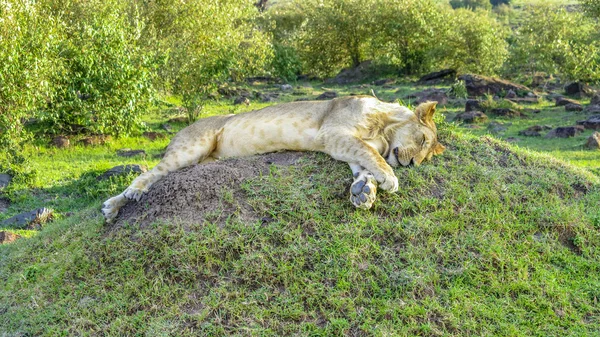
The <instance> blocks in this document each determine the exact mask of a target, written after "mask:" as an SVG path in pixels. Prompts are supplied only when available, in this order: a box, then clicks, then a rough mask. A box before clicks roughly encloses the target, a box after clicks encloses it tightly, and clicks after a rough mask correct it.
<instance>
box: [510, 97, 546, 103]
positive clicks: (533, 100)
mask: <svg viewBox="0 0 600 337" xmlns="http://www.w3.org/2000/svg"><path fill="white" fill-rule="evenodd" d="M507 99H508V100H509V101H511V102H513V103H517V104H538V103H539V98H538V97H514V98H507Z"/></svg>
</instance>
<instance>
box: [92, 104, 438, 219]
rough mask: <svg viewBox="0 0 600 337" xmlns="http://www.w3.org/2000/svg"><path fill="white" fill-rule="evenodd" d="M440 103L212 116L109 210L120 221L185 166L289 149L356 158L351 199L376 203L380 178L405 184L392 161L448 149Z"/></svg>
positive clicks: (392, 185) (384, 183)
mask: <svg viewBox="0 0 600 337" xmlns="http://www.w3.org/2000/svg"><path fill="white" fill-rule="evenodd" d="M436 104H437V102H426V103H422V104H420V105H419V106H418V107H417V108H416V109H415V111H414V112H413V111H411V110H410V109H408V108H406V107H403V106H400V105H399V104H397V103H385V102H381V101H379V100H378V99H377V98H374V97H369V96H353V97H343V98H337V99H334V100H331V101H313V102H294V103H285V104H279V105H275V106H270V107H267V108H264V109H261V110H257V111H251V112H247V113H242V114H239V115H228V116H214V117H208V118H204V119H201V120H198V121H197V122H196V123H194V124H192V125H190V126H188V127H186V128H185V129H183V130H181V131H180V132H179V133H178V134H177V135H175V137H174V138H173V140H172V141H171V143H170V144H169V146H168V147H167V151H166V153H165V155H164V157H163V159H162V160H161V161H160V163H159V164H158V165H156V167H154V168H153V169H152V170H151V171H148V172H146V173H143V174H141V175H140V176H139V177H137V178H136V179H135V180H134V181H133V182H132V183H131V186H129V187H128V188H127V189H126V190H125V191H124V192H123V193H121V194H119V195H117V196H116V197H113V198H110V199H108V200H107V201H106V202H104V204H103V208H102V213H103V214H104V217H105V218H106V221H107V222H112V221H113V220H114V219H115V217H116V216H117V214H118V212H119V209H120V208H121V207H122V206H123V205H125V204H126V203H127V201H128V200H130V199H135V200H138V201H139V200H140V197H141V196H142V194H144V193H145V192H146V191H148V189H149V188H150V186H152V184H154V183H155V182H156V181H158V180H159V179H160V178H162V177H164V176H165V175H167V174H168V173H169V172H172V171H175V170H178V169H180V168H182V167H186V166H190V165H194V164H197V163H207V162H210V161H214V160H217V159H222V158H229V157H242V156H249V155H254V154H261V153H267V152H275V151H281V150H295V151H320V152H324V153H327V154H328V155H330V156H331V157H333V158H334V159H337V160H341V161H344V162H346V163H348V164H349V165H350V169H351V170H352V173H353V176H354V182H353V183H352V185H351V188H350V201H351V202H352V204H353V205H354V206H356V207H358V208H363V209H369V208H371V206H372V205H373V202H374V201H375V197H376V191H377V183H378V184H379V188H381V189H382V190H385V191H388V192H396V191H397V190H398V178H397V177H396V176H395V174H394V171H393V170H392V167H396V166H398V165H402V166H408V165H411V164H414V165H419V164H420V163H421V162H423V161H425V160H429V159H431V157H432V156H433V155H437V154H440V153H442V152H443V151H444V149H445V147H444V146H443V145H442V144H440V143H438V141H437V129H436V126H435V124H434V122H433V114H434V112H435V106H436Z"/></svg>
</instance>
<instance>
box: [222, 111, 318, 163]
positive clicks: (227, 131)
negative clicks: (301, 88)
mask: <svg viewBox="0 0 600 337" xmlns="http://www.w3.org/2000/svg"><path fill="white" fill-rule="evenodd" d="M282 117H283V116H282ZM282 117H278V118H273V119H262V118H261V119H258V120H249V119H239V120H233V121H231V123H228V124H227V125H226V126H225V128H224V130H223V133H222V134H221V136H220V137H219V141H218V143H217V147H216V149H215V151H214V152H213V153H212V155H211V157H213V158H227V157H243V156H249V155H253V154H260V153H267V152H275V151H281V150H297V151H318V150H319V149H318V147H317V146H316V142H315V137H316V136H317V133H318V127H317V125H316V123H315V122H313V121H312V120H311V119H308V118H282Z"/></svg>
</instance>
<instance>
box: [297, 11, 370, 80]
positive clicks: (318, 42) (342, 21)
mask: <svg viewBox="0 0 600 337" xmlns="http://www.w3.org/2000/svg"><path fill="white" fill-rule="evenodd" d="M375 3H377V4H378V5H379V4H380V3H381V1H376V0H325V1H321V0H309V1H304V0H302V1H300V0H298V1H296V2H295V4H296V6H298V8H300V9H301V12H303V13H304V15H305V18H306V19H305V22H304V23H303V25H302V28H301V29H300V32H299V34H298V36H297V38H296V47H297V49H298V52H299V55H300V57H301V59H302V61H303V63H304V66H305V68H306V69H309V70H310V71H311V72H314V73H316V74H318V75H322V76H328V75H332V74H333V73H334V72H335V71H337V70H339V69H340V68H343V67H346V66H350V65H351V66H357V65H359V64H360V63H361V62H362V61H363V60H364V59H365V55H367V53H368V44H369V42H370V40H371V37H372V35H373V34H374V28H375V21H374V20H375V17H374V15H373V11H374V10H375V7H376V6H375Z"/></svg>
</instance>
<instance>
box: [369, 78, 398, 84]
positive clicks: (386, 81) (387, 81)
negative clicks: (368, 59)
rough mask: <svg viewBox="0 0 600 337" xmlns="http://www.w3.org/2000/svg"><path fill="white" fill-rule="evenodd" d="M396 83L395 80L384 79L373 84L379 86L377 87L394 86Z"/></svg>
mask: <svg viewBox="0 0 600 337" xmlns="http://www.w3.org/2000/svg"><path fill="white" fill-rule="evenodd" d="M394 83H396V80H395V79H393V78H384V79H381V80H377V81H374V82H373V84H374V85H377V86H382V85H389V84H394Z"/></svg>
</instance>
